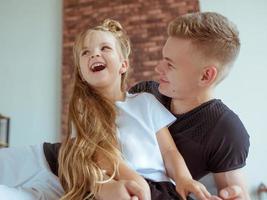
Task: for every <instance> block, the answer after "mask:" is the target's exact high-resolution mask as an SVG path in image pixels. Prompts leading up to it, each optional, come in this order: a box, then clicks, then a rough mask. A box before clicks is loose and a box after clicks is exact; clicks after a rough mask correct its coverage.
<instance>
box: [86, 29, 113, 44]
mask: <svg viewBox="0 0 267 200" xmlns="http://www.w3.org/2000/svg"><path fill="white" fill-rule="evenodd" d="M116 42H117V41H116V38H115V37H114V36H113V34H112V33H110V32H108V31H100V30H91V31H89V32H88V33H87V34H86V36H85V38H84V45H86V46H87V45H89V44H97V43H110V44H114V45H115V44H116Z"/></svg>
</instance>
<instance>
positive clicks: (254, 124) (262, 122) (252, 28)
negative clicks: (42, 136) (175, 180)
mask: <svg viewBox="0 0 267 200" xmlns="http://www.w3.org/2000/svg"><path fill="white" fill-rule="evenodd" d="M200 6H201V11H216V12H219V13H221V14H223V15H225V16H226V17H228V18H229V19H230V20H232V21H233V22H234V23H235V24H236V25H237V27H238V29H239V31H240V38H241V43H242V44H241V52H240V55H239V57H238V60H237V61H236V64H235V66H234V68H233V70H232V72H231V74H230V75H229V77H228V78H227V79H226V80H225V81H224V82H223V83H222V84H221V85H220V86H219V87H218V90H217V94H216V96H217V97H220V98H222V99H223V100H224V102H225V103H226V104H227V105H228V106H229V107H231V108H232V109H233V110H234V111H235V112H236V113H237V114H238V115H239V117H240V118H241V120H242V121H243V123H244V125H245V126H246V128H247V130H248V132H249V134H250V137H251V138H250V139H251V140H250V142H251V147H250V153H249V157H248V161H247V167H246V168H245V172H246V174H247V175H246V176H247V180H248V185H249V188H250V191H251V192H252V197H253V198H255V189H256V187H257V186H258V185H259V184H260V182H264V183H265V184H267V156H266V154H267V126H266V124H267V117H266V114H267V105H266V102H267V101H266V99H267V78H266V75H267V1H266V0H255V1H252V0H200Z"/></svg>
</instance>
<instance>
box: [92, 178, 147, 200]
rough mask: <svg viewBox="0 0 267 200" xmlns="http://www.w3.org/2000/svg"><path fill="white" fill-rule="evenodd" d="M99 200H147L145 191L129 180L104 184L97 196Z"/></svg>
mask: <svg viewBox="0 0 267 200" xmlns="http://www.w3.org/2000/svg"><path fill="white" fill-rule="evenodd" d="M96 199H97V200H146V198H145V192H144V190H143V189H142V188H141V187H140V186H139V185H138V184H137V183H136V182H135V181H129V180H120V181H115V180H112V181H110V182H108V183H104V184H103V185H102V186H101V189H100V191H99V193H98V195H97V196H96Z"/></svg>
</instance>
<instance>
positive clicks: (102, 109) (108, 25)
mask: <svg viewBox="0 0 267 200" xmlns="http://www.w3.org/2000/svg"><path fill="white" fill-rule="evenodd" d="M92 30H97V31H108V32H110V33H112V34H113V36H114V37H115V38H116V39H117V41H118V44H119V47H120V49H121V53H122V56H123V57H124V59H127V60H128V57H129V54H130V42H129V39H128V37H127V35H126V34H125V32H124V31H123V29H122V27H121V25H120V24H119V22H117V21H114V20H110V19H107V20H105V21H104V23H103V24H102V25H100V26H97V27H94V28H91V29H88V30H86V31H84V32H82V33H81V34H80V35H79V36H78V38H77V39H76V41H75V44H74V47H73V55H74V64H75V82H74V90H73V94H72V97H71V101H70V104H69V116H68V126H69V127H68V133H67V136H66V138H65V139H64V141H63V142H62V145H61V148H60V151H59V179H60V181H61V183H62V186H63V188H64V190H65V195H64V196H63V197H62V198H61V200H83V199H93V198H94V197H95V195H96V194H97V192H98V191H99V188H100V186H101V182H103V181H104V180H105V178H104V174H103V170H102V169H101V168H100V166H99V165H98V156H99V155H101V157H104V158H105V159H106V161H108V162H109V163H110V166H112V171H113V173H112V174H111V178H113V177H114V176H115V175H116V174H117V173H118V170H117V167H118V162H119V159H121V155H120V151H119V146H118V141H117V136H116V125H115V120H116V109H115V105H114V102H111V101H110V100H109V99H107V98H105V97H104V96H103V95H102V94H101V93H99V92H98V91H97V90H96V89H94V88H93V87H92V86H90V85H89V84H88V83H87V82H86V81H84V80H83V78H82V75H81V74H80V64H79V56H80V52H81V49H82V47H83V43H84V39H85V37H86V36H87V35H88V34H89V33H90V31H92ZM125 80H126V73H124V74H122V81H121V89H122V91H124V90H125ZM73 130H75V131H76V133H75V136H74V133H73Z"/></svg>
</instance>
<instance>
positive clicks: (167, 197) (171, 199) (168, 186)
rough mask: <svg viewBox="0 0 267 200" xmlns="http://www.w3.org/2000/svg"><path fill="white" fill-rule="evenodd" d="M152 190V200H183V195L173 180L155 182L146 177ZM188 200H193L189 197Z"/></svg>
mask: <svg viewBox="0 0 267 200" xmlns="http://www.w3.org/2000/svg"><path fill="white" fill-rule="evenodd" d="M146 181H147V182H148V185H149V187H150V191H151V200H182V197H181V196H180V195H179V194H178V193H177V192H176V190H175V186H174V184H172V183H171V182H167V181H166V182H155V181H151V180H149V179H146ZM187 200H193V199H192V198H191V197H187Z"/></svg>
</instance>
